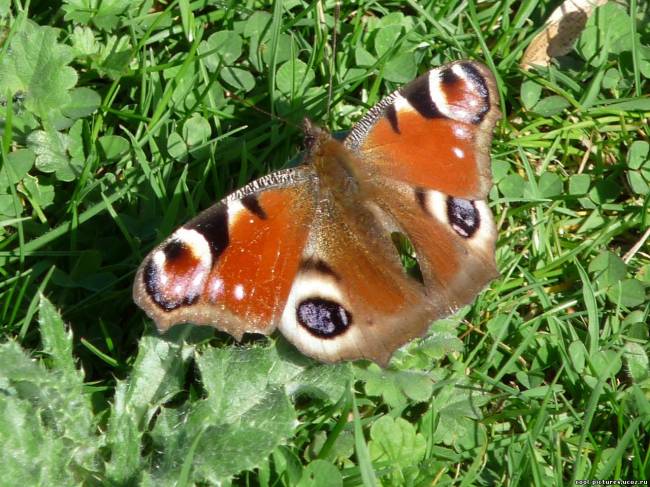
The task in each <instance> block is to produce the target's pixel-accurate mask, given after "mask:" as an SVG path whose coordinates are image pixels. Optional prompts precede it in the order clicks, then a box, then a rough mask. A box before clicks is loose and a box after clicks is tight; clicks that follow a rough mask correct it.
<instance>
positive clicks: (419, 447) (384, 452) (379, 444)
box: [368, 416, 426, 485]
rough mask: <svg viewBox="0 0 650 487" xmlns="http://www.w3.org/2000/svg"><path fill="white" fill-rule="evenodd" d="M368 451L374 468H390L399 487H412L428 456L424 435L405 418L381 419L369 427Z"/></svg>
mask: <svg viewBox="0 0 650 487" xmlns="http://www.w3.org/2000/svg"><path fill="white" fill-rule="evenodd" d="M370 438H371V440H370V441H369V443H368V448H369V450H370V457H371V458H372V460H373V463H374V464H375V465H377V466H378V465H382V466H385V467H388V468H389V469H391V471H392V472H391V477H392V478H393V479H394V482H395V484H396V485H409V484H410V481H411V480H412V479H413V478H414V477H415V476H416V475H417V471H418V463H419V462H420V461H422V459H423V458H424V454H425V453H426V440H425V439H424V436H422V435H421V434H420V433H417V432H416V431H415V427H414V426H413V425H412V424H411V423H409V422H408V421H406V420H405V419H403V418H396V419H393V418H391V417H390V416H382V417H381V418H379V419H378V420H376V421H375V422H374V423H373V425H372V427H371V428H370Z"/></svg>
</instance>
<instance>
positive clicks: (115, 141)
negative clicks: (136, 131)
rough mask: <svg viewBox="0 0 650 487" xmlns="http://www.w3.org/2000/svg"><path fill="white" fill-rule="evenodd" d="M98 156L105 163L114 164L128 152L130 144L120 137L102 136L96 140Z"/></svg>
mask: <svg viewBox="0 0 650 487" xmlns="http://www.w3.org/2000/svg"><path fill="white" fill-rule="evenodd" d="M97 142H98V144H99V148H100V155H101V157H102V158H103V159H104V161H106V162H109V163H110V162H116V161H118V160H119V159H120V158H121V157H122V156H124V155H125V154H127V153H128V152H129V149H130V148H131V144H129V141H128V140H126V139H125V138H124V137H122V136H121V135H102V136H101V137H100V138H99V139H97Z"/></svg>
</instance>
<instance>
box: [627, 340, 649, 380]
mask: <svg viewBox="0 0 650 487" xmlns="http://www.w3.org/2000/svg"><path fill="white" fill-rule="evenodd" d="M623 359H624V360H625V364H626V366H627V372H628V374H630V377H631V378H632V380H633V381H634V382H637V383H638V382H641V381H643V380H645V379H647V378H648V376H649V375H650V361H649V360H648V354H647V353H646V351H645V349H644V348H643V345H641V344H640V343H637V342H630V341H628V342H625V347H624V348H623Z"/></svg>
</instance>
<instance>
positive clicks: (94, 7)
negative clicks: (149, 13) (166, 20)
mask: <svg viewBox="0 0 650 487" xmlns="http://www.w3.org/2000/svg"><path fill="white" fill-rule="evenodd" d="M141 3H142V0H138V1H133V0H102V1H101V2H98V1H97V0H65V2H64V5H63V10H64V12H66V15H65V19H66V20H75V21H77V22H79V23H82V24H87V23H90V22H92V23H93V24H95V25H96V26H97V27H99V28H100V29H104V30H112V29H114V28H115V27H117V25H118V23H119V21H120V17H121V16H122V15H123V14H124V13H125V12H126V11H127V9H128V8H129V7H131V8H133V9H137V8H138V6H139V5H140V4H141Z"/></svg>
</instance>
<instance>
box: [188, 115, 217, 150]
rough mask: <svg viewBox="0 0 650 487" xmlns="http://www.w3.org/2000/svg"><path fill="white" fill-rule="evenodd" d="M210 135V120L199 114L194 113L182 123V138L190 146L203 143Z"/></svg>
mask: <svg viewBox="0 0 650 487" xmlns="http://www.w3.org/2000/svg"><path fill="white" fill-rule="evenodd" d="M211 135H212V128H211V127H210V122H208V121H207V120H206V119H205V118H203V117H202V116H201V115H198V114H194V115H192V116H191V117H190V118H188V119H187V120H186V121H185V123H184V124H183V139H184V140H185V143H186V144H187V145H188V146H189V147H190V148H191V147H194V146H196V145H200V144H204V143H205V142H206V141H207V140H208V139H209V138H210V136H211Z"/></svg>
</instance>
